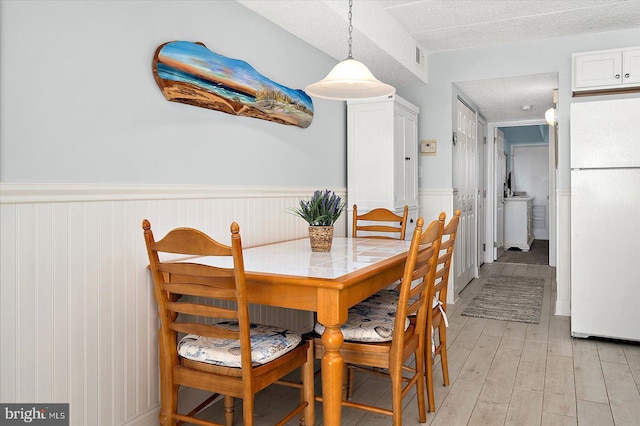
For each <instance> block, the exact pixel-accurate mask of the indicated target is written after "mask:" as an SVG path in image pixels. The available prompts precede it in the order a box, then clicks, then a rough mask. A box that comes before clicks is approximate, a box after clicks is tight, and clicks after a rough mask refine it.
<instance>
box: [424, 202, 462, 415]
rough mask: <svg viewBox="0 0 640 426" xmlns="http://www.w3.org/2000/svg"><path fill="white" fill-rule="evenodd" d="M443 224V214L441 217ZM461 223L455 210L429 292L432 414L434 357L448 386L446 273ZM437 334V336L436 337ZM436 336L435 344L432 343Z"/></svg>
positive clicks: (428, 366)
mask: <svg viewBox="0 0 640 426" xmlns="http://www.w3.org/2000/svg"><path fill="white" fill-rule="evenodd" d="M439 220H440V221H441V223H442V224H444V220H445V214H444V213H441V214H440V219H439ZM459 223H460V210H456V211H455V213H454V215H453V217H452V218H451V220H450V221H449V223H448V224H447V225H446V226H445V227H444V228H443V231H442V238H441V241H440V256H439V257H438V266H437V270H436V275H435V280H434V284H433V287H431V288H430V291H429V300H431V301H432V302H431V306H432V310H431V312H430V314H429V315H428V316H427V328H426V339H427V342H426V343H425V357H424V359H425V362H426V365H425V371H426V374H427V395H428V399H429V412H430V413H433V412H434V411H435V399H434V395H433V364H434V362H435V357H436V356H438V355H439V356H440V364H441V367H442V377H443V379H444V380H443V381H444V384H445V386H448V385H449V364H448V361H447V326H448V323H447V315H446V312H447V286H448V283H449V270H450V269H451V259H452V258H453V248H454V246H455V242H456V234H457V232H458V224H459ZM436 332H437V333H436ZM436 334H437V338H438V339H437V341H436V339H435V337H436Z"/></svg>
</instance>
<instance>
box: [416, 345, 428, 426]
mask: <svg viewBox="0 0 640 426" xmlns="http://www.w3.org/2000/svg"><path fill="white" fill-rule="evenodd" d="M415 358H416V376H417V378H418V379H417V380H416V387H417V396H416V397H417V398H418V416H419V419H420V423H426V421H427V412H426V408H425V403H424V389H425V385H424V350H420V349H419V350H417V351H416V353H415Z"/></svg>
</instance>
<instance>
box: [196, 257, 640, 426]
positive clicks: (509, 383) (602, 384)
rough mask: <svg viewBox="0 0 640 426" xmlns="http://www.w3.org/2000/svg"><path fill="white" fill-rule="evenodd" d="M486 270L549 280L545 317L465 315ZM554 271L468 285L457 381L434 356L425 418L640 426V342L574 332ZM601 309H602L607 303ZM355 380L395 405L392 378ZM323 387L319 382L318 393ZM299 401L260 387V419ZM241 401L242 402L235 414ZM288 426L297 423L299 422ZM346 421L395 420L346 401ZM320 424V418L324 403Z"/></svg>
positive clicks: (515, 268)
mask: <svg viewBox="0 0 640 426" xmlns="http://www.w3.org/2000/svg"><path fill="white" fill-rule="evenodd" d="M490 274H508V275H525V276H534V277H544V278H545V287H544V301H543V310H542V317H541V321H540V324H525V323H519V322H509V321H498V320H488V319H481V318H472V317H466V316H462V315H460V314H461V312H462V311H463V309H464V307H465V306H466V305H467V304H468V303H469V301H470V300H471V299H472V298H473V296H474V295H475V294H476V293H477V292H478V291H479V290H480V288H481V286H482V284H483V283H484V281H485V280H486V278H487V277H488V276H489V275H490ZM554 276H555V269H554V268H551V267H549V266H540V265H522V264H511V263H492V264H486V265H484V266H483V267H482V269H481V277H480V278H479V279H475V280H473V281H472V282H471V283H470V284H469V285H468V286H467V287H466V288H465V289H464V290H463V292H462V293H461V294H460V299H459V300H458V301H457V303H456V304H450V305H449V306H448V315H449V328H448V331H447V336H448V348H449V374H450V379H451V385H450V386H448V387H444V386H442V374H441V371H440V370H439V368H440V365H439V363H438V365H437V366H436V368H435V373H436V376H435V399H436V412H435V413H428V415H427V423H426V424H428V425H433V426H435V425H447V426H455V425H576V424H577V425H585V426H587V425H594V426H602V425H640V344H629V343H621V342H614V341H605V340H590V339H587V340H585V339H573V338H571V336H570V328H569V318H568V317H562V316H555V315H554V314H553V306H552V305H553V304H552V300H555V294H554V291H555V288H554V287H555V285H554ZM603 297H604V295H603ZM594 314H595V313H594ZM598 314H600V315H606V308H605V309H604V310H603V312H600V313H598ZM638 326H640V324H639V325H638ZM356 380H357V381H356V383H355V392H354V399H356V398H361V399H362V398H364V399H365V400H366V401H374V402H375V401H380V402H379V403H380V404H381V405H385V406H389V405H390V402H391V397H390V390H389V383H388V381H387V380H386V379H384V378H381V377H376V376H372V375H369V374H364V373H358V374H357V375H356ZM321 385H322V384H321V383H320V381H319V379H318V381H317V382H316V393H319V392H320V387H321ZM297 398H298V395H297V393H295V392H293V393H292V391H290V390H289V389H286V388H282V387H279V386H275V387H271V388H269V389H267V390H265V391H262V392H260V393H259V394H258V395H257V398H256V418H257V422H256V424H257V425H260V426H262V425H269V424H273V423H272V422H271V418H272V417H271V415H272V413H273V412H274V411H280V410H279V408H278V407H280V406H284V405H287V404H289V403H293V402H295V400H296V399H297ZM240 404H241V402H240V401H237V402H236V413H237V417H236V418H237V419H238V420H240V419H241V418H242V415H241V411H239V410H238V408H239V405H240ZM404 407H405V408H404V412H403V424H404V425H419V424H421V423H419V422H418V415H417V404H416V401H415V392H414V391H412V393H411V394H410V395H407V396H406V397H405V399H404ZM207 411H208V414H207V417H210V418H211V419H215V420H216V421H220V420H221V419H222V404H221V403H216V404H214V405H213V406H212V407H210V408H208V410H207ZM240 423H241V422H238V424H240ZM289 424H291V425H296V424H297V420H294V421H292V422H290V423H289ZM342 424H343V425H347V426H351V425H364V426H376V425H389V424H391V420H390V418H389V417H387V416H383V415H376V414H370V413H365V412H362V411H360V410H354V409H349V408H343V410H342ZM316 425H322V407H321V405H320V404H319V403H316Z"/></svg>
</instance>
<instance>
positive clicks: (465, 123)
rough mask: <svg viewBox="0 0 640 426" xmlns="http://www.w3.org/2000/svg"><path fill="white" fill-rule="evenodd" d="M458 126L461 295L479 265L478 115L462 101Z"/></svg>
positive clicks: (458, 284) (458, 272)
mask: <svg viewBox="0 0 640 426" xmlns="http://www.w3.org/2000/svg"><path fill="white" fill-rule="evenodd" d="M456 123H457V126H456V127H457V128H456V135H457V136H456V141H455V145H454V148H453V149H454V161H455V162H454V164H455V166H456V170H455V171H454V180H455V181H454V187H455V188H456V189H457V195H456V201H457V202H456V204H457V208H459V209H460V224H459V225H458V235H457V237H456V248H455V250H454V253H456V254H455V263H454V264H455V265H456V266H455V268H454V269H455V272H456V274H455V276H454V277H455V290H456V292H459V291H461V290H462V289H463V288H464V286H465V285H467V284H468V283H469V281H471V280H472V279H473V274H474V268H475V265H476V254H475V252H476V240H475V238H476V217H475V208H476V207H475V198H476V197H475V195H476V114H475V112H474V111H472V110H471V109H470V108H469V107H468V106H467V105H465V104H464V103H463V102H462V101H461V100H460V99H458V104H457V120H456Z"/></svg>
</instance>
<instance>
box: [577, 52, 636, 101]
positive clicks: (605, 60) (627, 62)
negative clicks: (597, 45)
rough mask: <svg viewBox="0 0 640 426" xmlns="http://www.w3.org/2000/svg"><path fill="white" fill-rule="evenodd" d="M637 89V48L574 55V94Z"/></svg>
mask: <svg viewBox="0 0 640 426" xmlns="http://www.w3.org/2000/svg"><path fill="white" fill-rule="evenodd" d="M633 88H637V89H638V90H640V47H631V48H626V49H612V50H600V51H597V52H584V53H574V54H573V91H574V92H580V91H594V90H627V89H633Z"/></svg>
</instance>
